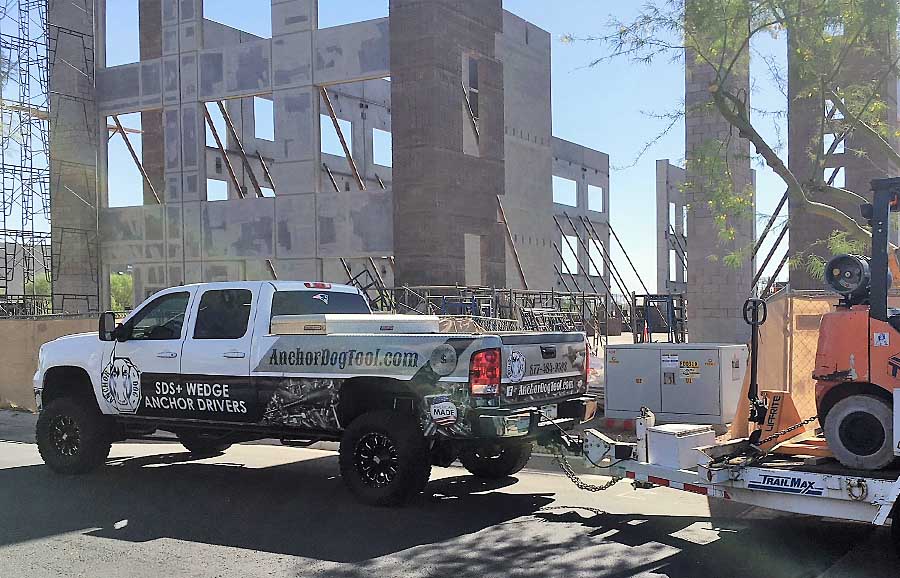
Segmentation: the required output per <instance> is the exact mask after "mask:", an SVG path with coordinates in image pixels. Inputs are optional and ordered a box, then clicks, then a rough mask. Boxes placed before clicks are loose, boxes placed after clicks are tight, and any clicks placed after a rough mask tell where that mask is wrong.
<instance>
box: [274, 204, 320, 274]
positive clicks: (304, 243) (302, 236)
mask: <svg viewBox="0 0 900 578" xmlns="http://www.w3.org/2000/svg"><path fill="white" fill-rule="evenodd" d="M275 227H276V229H275V235H276V241H277V244H276V253H275V255H276V256H277V257H278V258H279V259H285V258H298V257H315V256H316V198H315V195H314V194H305V195H290V196H277V197H275Z"/></svg>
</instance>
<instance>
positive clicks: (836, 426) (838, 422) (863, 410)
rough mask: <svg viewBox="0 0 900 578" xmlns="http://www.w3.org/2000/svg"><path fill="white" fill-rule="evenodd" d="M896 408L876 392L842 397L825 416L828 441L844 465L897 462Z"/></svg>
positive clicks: (864, 467)
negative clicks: (894, 410)
mask: <svg viewBox="0 0 900 578" xmlns="http://www.w3.org/2000/svg"><path fill="white" fill-rule="evenodd" d="M893 419H894V418H893V409H892V408H891V406H890V404H888V403H887V402H886V401H884V400H882V399H881V398H879V397H876V396H874V395H851V396H850V397H845V398H844V399H842V400H840V401H839V402H837V403H836V404H834V407H832V408H831V411H829V412H828V416H827V417H826V418H825V440H826V441H827V442H828V447H829V448H830V449H831V451H832V453H834V457H835V458H837V460H838V461H839V462H841V464H843V465H844V466H846V467H848V468H853V469H857V470H869V471H872V470H881V469H884V468H886V467H887V466H889V465H890V464H891V462H893V461H894V442H893V440H894V424H893Z"/></svg>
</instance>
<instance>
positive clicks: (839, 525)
mask: <svg viewBox="0 0 900 578" xmlns="http://www.w3.org/2000/svg"><path fill="white" fill-rule="evenodd" d="M536 516H537V517H539V518H541V519H544V520H546V521H548V522H552V523H559V524H571V523H577V524H579V525H580V526H582V527H584V528H586V529H588V530H589V535H590V536H603V538H604V539H605V540H607V541H610V542H614V543H617V544H621V545H623V546H626V547H628V548H629V549H635V548H641V547H646V546H648V545H655V546H657V547H661V548H662V549H667V550H668V551H669V552H671V554H670V555H668V556H665V557H661V558H659V559H652V560H648V561H646V562H644V563H643V564H639V565H629V566H628V567H616V565H615V564H611V565H609V566H608V567H607V568H606V569H605V570H606V571H605V572H598V574H600V575H602V576H604V578H626V577H631V576H644V575H645V574H644V573H645V572H646V573H648V574H650V575H653V576H656V575H660V576H666V577H668V578H695V577H697V576H709V577H717V576H779V577H781V576H784V577H807V576H809V577H812V576H820V575H821V574H822V573H824V572H825V571H826V570H828V569H829V568H831V567H832V566H833V565H834V564H835V563H836V562H837V561H838V560H840V559H841V558H842V557H843V556H845V555H846V554H847V553H848V552H849V551H850V550H851V549H852V548H853V547H854V546H856V545H859V544H861V543H863V542H865V541H867V540H869V539H871V538H873V534H875V535H876V536H875V537H876V538H877V539H878V540H880V541H883V542H885V544H886V551H884V554H883V557H882V558H881V559H880V560H872V561H871V562H872V567H864V568H859V569H858V573H849V574H841V576H847V577H850V576H859V577H863V576H865V577H867V578H874V577H875V576H892V575H894V570H891V569H893V568H895V567H896V561H895V559H894V557H893V554H892V552H890V550H891V548H890V545H889V542H890V541H889V538H888V537H887V531H886V530H884V529H877V528H875V527H873V526H870V525H866V524H852V523H847V522H843V521H837V520H826V519H822V518H818V517H814V516H801V515H792V516H779V517H772V518H765V519H749V518H744V519H736V518H728V517H722V518H718V519H715V518H713V519H711V518H707V517H692V516H646V515H634V514H610V513H607V512H600V511H596V510H589V511H585V509H584V508H578V507H571V508H568V509H567V508H566V507H565V506H556V507H553V508H550V509H549V511H547V510H545V511H542V512H538V513H537V514H536ZM876 566H877V568H876ZM598 570H599V568H598ZM883 572H887V573H883Z"/></svg>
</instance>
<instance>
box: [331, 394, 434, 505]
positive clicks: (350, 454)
mask: <svg viewBox="0 0 900 578" xmlns="http://www.w3.org/2000/svg"><path fill="white" fill-rule="evenodd" d="M340 467H341V477H342V478H343V479H344V482H345V483H346V484H347V486H348V487H349V488H350V491H351V492H353V494H354V495H355V496H356V497H357V498H358V499H359V500H360V501H362V502H364V503H366V504H371V505H374V506H397V505H401V504H403V503H405V502H406V501H408V500H409V499H410V498H411V497H412V496H413V495H414V494H417V493H418V492H420V491H422V489H423V488H424V487H425V485H426V484H427V483H428V478H429V476H430V474H431V461H430V459H429V456H428V449H427V446H426V444H425V436H424V434H423V432H422V429H421V428H420V427H419V424H418V423H417V422H416V420H415V418H414V417H412V416H409V415H405V414H401V413H397V412H394V411H373V412H369V413H365V414H363V415H361V416H359V417H358V418H356V419H355V420H353V421H352V422H351V423H350V425H349V427H347V429H346V431H345V432H344V436H343V438H342V439H341V448H340Z"/></svg>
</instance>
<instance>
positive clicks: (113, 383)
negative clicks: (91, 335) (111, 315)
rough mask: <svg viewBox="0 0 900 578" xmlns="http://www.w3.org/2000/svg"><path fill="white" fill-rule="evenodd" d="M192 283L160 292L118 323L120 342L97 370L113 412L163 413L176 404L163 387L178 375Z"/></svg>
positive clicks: (101, 387)
mask: <svg viewBox="0 0 900 578" xmlns="http://www.w3.org/2000/svg"><path fill="white" fill-rule="evenodd" d="M193 291H194V289H193V288H190V289H188V288H179V289H174V290H170V291H168V292H165V293H162V294H160V295H158V296H156V297H154V298H153V299H151V300H150V301H149V302H147V303H146V304H145V305H144V306H143V307H141V308H140V309H138V310H137V311H135V312H134V313H133V314H132V315H131V316H130V317H129V318H127V319H126V320H125V322H124V323H123V327H122V328H121V331H122V332H123V338H124V341H117V342H114V344H113V347H112V351H111V354H110V358H109V361H108V362H107V363H106V364H105V365H104V368H103V370H102V372H101V375H100V389H101V393H102V395H103V399H104V400H105V401H106V403H107V404H108V405H109V407H110V408H111V411H112V412H113V413H120V414H134V413H137V414H139V415H166V413H167V410H163V409H161V408H160V406H159V405H158V404H157V402H158V401H160V399H162V400H163V401H162V402H161V403H162V404H164V405H165V406H166V407H167V408H168V407H169V403H170V402H171V403H173V404H176V405H177V403H178V402H176V401H173V399H172V398H171V397H169V395H168V393H164V391H163V390H167V389H168V384H169V383H170V382H172V381H173V380H176V379H177V377H178V373H179V369H180V364H181V346H182V343H183V340H184V333H185V330H184V327H185V322H184V321H185V318H186V317H187V311H188V306H189V305H190V301H191V296H192V293H193ZM164 384H165V385H164Z"/></svg>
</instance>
